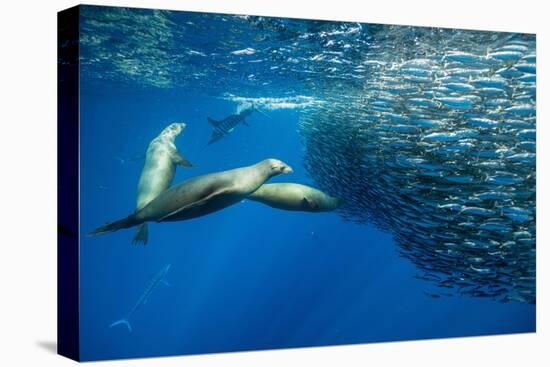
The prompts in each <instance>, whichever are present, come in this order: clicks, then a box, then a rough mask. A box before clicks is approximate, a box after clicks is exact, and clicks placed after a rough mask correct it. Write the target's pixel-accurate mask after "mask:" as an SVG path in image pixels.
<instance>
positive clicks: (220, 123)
mask: <svg viewBox="0 0 550 367" xmlns="http://www.w3.org/2000/svg"><path fill="white" fill-rule="evenodd" d="M252 112H259V110H258V109H257V108H256V107H250V108H247V109H244V110H242V111H241V112H239V113H236V114H234V115H230V116H227V117H226V118H224V119H223V120H214V119H212V118H210V117H207V120H208V122H209V123H210V125H212V129H213V130H212V136H211V137H210V141H209V142H208V144H207V145H210V144H213V143H215V142H217V141H218V140H220V139H221V138H223V137H224V136H226V135H227V134H229V133H230V132H232V131H233V129H235V127H236V126H237V125H238V124H240V123H242V124H243V125H246V126H249V125H248V123H247V122H246V121H245V119H246V118H247V117H248V116H250V115H251V114H252Z"/></svg>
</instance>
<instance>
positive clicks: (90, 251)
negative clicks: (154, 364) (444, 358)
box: [58, 6, 536, 360]
mask: <svg viewBox="0 0 550 367" xmlns="http://www.w3.org/2000/svg"><path fill="white" fill-rule="evenodd" d="M59 19H60V22H59V29H60V31H59V32H60V33H59V34H60V38H59V45H58V49H59V93H60V107H59V111H60V112H59V113H60V132H59V134H60V141H59V144H60V148H59V149H60V158H59V159H60V163H59V164H60V223H59V238H60V242H59V246H60V247H59V256H60V264H59V266H60V279H59V282H60V295H59V297H60V298H59V299H60V305H59V307H60V311H59V312H60V315H59V320H60V326H59V330H60V335H59V338H60V341H59V347H60V353H61V354H65V355H68V356H69V357H71V358H75V359H78V360H103V359H116V358H135V357H151V356H166V355H182V354H200V353H214V352H230V351H248V350H265V349H277V348H295V347H310V346H327V345H340V344H352V343H370V342H386V341H403V340H415V339H428V338H447V337H462V336H477V335H494V334H508V333H524V332H534V331H535V304H536V287H535V283H536V268H535V253H536V251H535V250H536V243H535V235H536V226H535V222H536V211H535V199H536V171H535V162H536V149H535V148H536V129H535V125H536V38H535V35H534V34H519V33H505V32H492V31H479V30H475V31H474V30H462V29H444V28H427V27H411V26H405V25H381V24H367V23H352V22H335V21H327V20H322V21H321V20H306V19H291V18H273V17H264V16H249V15H229V14H212V13H198V12H184V11H168V10H153V9H134V8H120V7H100V6H79V7H76V8H73V9H70V10H67V11H65V12H62V13H60V18H59ZM67 208H69V209H67Z"/></svg>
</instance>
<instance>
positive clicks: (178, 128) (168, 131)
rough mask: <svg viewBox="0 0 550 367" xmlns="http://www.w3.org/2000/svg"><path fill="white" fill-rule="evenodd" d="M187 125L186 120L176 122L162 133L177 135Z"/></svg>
mask: <svg viewBox="0 0 550 367" xmlns="http://www.w3.org/2000/svg"><path fill="white" fill-rule="evenodd" d="M186 127H187V124H186V123H184V122H174V123H173V124H170V125H168V127H167V128H166V129H164V130H163V132H162V134H163V135H170V136H173V137H176V136H178V135H179V134H181V132H182V131H183V130H185V128H186Z"/></svg>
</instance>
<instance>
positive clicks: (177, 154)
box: [172, 150, 193, 167]
mask: <svg viewBox="0 0 550 367" xmlns="http://www.w3.org/2000/svg"><path fill="white" fill-rule="evenodd" d="M172 160H173V161H174V163H175V164H178V165H180V166H182V167H193V163H191V162H189V161H188V160H187V159H185V158H184V157H183V156H182V155H181V153H180V152H178V151H177V150H176V151H175V152H174V154H173V156H172Z"/></svg>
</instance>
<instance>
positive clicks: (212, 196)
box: [157, 190, 225, 222]
mask: <svg viewBox="0 0 550 367" xmlns="http://www.w3.org/2000/svg"><path fill="white" fill-rule="evenodd" d="M224 191H225V190H220V191H215V192H213V193H211V194H210V195H208V196H206V197H204V198H202V199H200V200H198V201H195V202H194V203H191V204H189V205H185V206H182V207H181V208H179V209H176V210H174V211H173V212H172V213H169V214H166V215H165V216H164V217H161V218H159V219H157V222H164V221H167V220H170V219H171V218H173V217H176V216H177V214H178V213H181V212H182V211H184V210H189V209H192V208H194V207H198V206H201V205H203V204H205V203H207V202H208V201H209V200H211V199H213V198H214V197H216V196H217V195H220V194H221V193H223V192H224Z"/></svg>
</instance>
